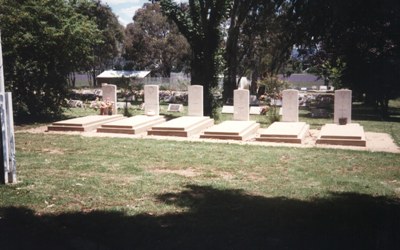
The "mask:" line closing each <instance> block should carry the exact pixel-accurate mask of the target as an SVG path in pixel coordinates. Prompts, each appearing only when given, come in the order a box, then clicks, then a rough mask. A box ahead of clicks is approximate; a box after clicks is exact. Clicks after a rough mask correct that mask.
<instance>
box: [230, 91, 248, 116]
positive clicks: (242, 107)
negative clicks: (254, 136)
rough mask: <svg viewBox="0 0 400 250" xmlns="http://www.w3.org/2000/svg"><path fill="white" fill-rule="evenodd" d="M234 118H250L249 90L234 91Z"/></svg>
mask: <svg viewBox="0 0 400 250" xmlns="http://www.w3.org/2000/svg"><path fill="white" fill-rule="evenodd" d="M233 120H235V121H248V120H250V100H249V90H247V89H236V90H235V91H233Z"/></svg>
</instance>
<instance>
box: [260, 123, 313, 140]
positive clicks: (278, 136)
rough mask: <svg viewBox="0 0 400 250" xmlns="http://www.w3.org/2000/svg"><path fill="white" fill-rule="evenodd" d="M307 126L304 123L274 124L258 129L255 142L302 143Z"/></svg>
mask: <svg viewBox="0 0 400 250" xmlns="http://www.w3.org/2000/svg"><path fill="white" fill-rule="evenodd" d="M309 127H310V126H309V125H308V124H306V123H305V122H274V123H272V124H271V125H270V126H269V127H268V128H266V129H260V130H259V132H260V136H259V137H257V138H256V140H257V141H268V142H286V143H303V140H304V138H305V137H306V135H307V133H308V130H309Z"/></svg>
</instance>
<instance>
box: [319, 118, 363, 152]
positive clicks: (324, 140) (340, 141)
mask: <svg viewBox="0 0 400 250" xmlns="http://www.w3.org/2000/svg"><path fill="white" fill-rule="evenodd" d="M316 143H317V144H331V145H344V146H359V147H366V146H367V142H366V139H365V134H364V128H363V127H362V126H360V124H358V123H350V124H346V125H338V124H325V125H324V126H322V128H321V132H320V134H319V136H318V138H317V142H316Z"/></svg>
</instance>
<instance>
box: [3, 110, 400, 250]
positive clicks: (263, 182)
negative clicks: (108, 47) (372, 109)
mask: <svg viewBox="0 0 400 250" xmlns="http://www.w3.org/2000/svg"><path fill="white" fill-rule="evenodd" d="M164 108H166V107H164ZM81 112H84V111H83V110H81ZM137 112H140V111H139V110H137ZM162 113H164V114H168V115H170V116H176V115H179V114H176V113H171V114H169V113H167V112H166V109H165V110H162ZM75 115H76V114H75ZM70 116H71V117H72V116H74V113H71V114H70ZM221 119H229V115H224V116H223V117H222V118H221ZM262 119H264V117H262ZM301 119H302V120H304V121H308V122H309V123H311V122H314V123H315V124H316V125H314V126H315V127H316V128H318V126H319V125H317V124H319V123H322V124H323V123H325V121H328V120H329V119H319V120H311V118H309V117H308V116H307V114H304V115H302V117H301ZM264 122H265V125H266V124H267V120H265V121H264ZM357 122H360V123H361V124H362V125H363V126H364V127H365V128H366V130H367V131H370V130H373V131H376V132H388V133H391V134H392V135H393V133H398V132H399V131H400V129H399V123H398V122H396V121H376V120H371V119H370V120H367V119H359V120H357ZM398 140H399V138H398V137H397V142H399V141H398ZM16 144H17V145H16V150H17V164H18V179H19V183H18V184H16V185H7V186H0V198H1V199H0V232H2V233H1V234H0V242H2V248H1V249H26V248H30V249H32V248H40V249H398V248H399V246H400V157H399V155H398V154H393V153H380V152H365V151H351V150H341V149H321V148H311V149H310V148H307V149H306V148H287V147H265V146H258V145H239V144H229V143H226V144H219V143H206V142H184V141H162V140H151V139H128V138H93V137H83V136H78V135H61V134H30V133H24V132H18V133H17V134H16Z"/></svg>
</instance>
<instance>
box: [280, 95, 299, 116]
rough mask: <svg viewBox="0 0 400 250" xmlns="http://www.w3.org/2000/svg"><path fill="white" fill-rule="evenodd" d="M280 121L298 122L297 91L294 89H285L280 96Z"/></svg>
mask: <svg viewBox="0 0 400 250" xmlns="http://www.w3.org/2000/svg"><path fill="white" fill-rule="evenodd" d="M282 121H283V122H298V121H299V91H298V90H295V89H287V90H284V91H283V95H282Z"/></svg>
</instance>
